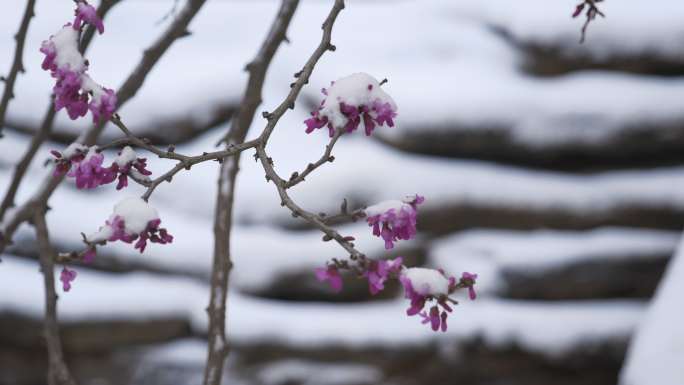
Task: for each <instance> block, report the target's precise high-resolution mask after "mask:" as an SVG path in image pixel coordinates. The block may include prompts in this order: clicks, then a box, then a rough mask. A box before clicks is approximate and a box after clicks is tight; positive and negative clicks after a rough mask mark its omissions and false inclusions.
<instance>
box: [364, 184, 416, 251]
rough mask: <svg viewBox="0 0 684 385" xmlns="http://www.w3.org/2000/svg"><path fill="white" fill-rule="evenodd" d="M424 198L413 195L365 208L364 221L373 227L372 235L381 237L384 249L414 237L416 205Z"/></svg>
mask: <svg viewBox="0 0 684 385" xmlns="http://www.w3.org/2000/svg"><path fill="white" fill-rule="evenodd" d="M424 201H425V198H424V197H422V196H420V195H418V194H415V195H409V196H407V197H406V198H404V199H403V200H389V201H384V202H380V203H377V204H375V205H373V206H370V207H368V208H366V210H365V213H366V216H367V219H366V221H367V222H368V225H369V226H372V227H373V235H375V236H378V237H382V239H383V240H384V241H385V249H388V250H389V249H391V248H393V247H394V242H396V241H398V240H400V239H403V240H409V239H412V238H413V237H415V235H416V221H417V220H416V217H417V208H418V205H419V204H421V203H423V202H424Z"/></svg>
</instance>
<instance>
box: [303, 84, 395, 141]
mask: <svg viewBox="0 0 684 385" xmlns="http://www.w3.org/2000/svg"><path fill="white" fill-rule="evenodd" d="M321 92H323V95H325V96H326V98H325V99H323V101H321V104H320V105H319V107H318V108H317V109H316V110H315V111H313V112H311V118H309V119H306V120H305V121H304V124H306V130H305V131H306V133H307V134H310V133H311V132H313V130H316V129H320V128H322V127H326V126H327V127H328V133H329V135H330V136H331V137H332V136H333V135H334V134H335V130H336V129H340V130H344V131H345V132H347V133H350V132H352V131H354V130H356V129H357V128H358V127H359V125H360V124H361V121H362V120H363V126H364V129H365V132H366V135H367V136H370V135H371V134H372V133H373V130H374V129H375V127H376V126H383V125H385V124H387V125H388V126H389V127H394V118H395V117H396V116H397V113H396V105H395V104H394V101H392V99H391V97H389V95H387V94H386V93H385V92H384V91H382V89H381V88H380V83H378V81H377V80H375V78H373V77H372V76H370V75H368V74H364V73H356V74H352V75H350V76H347V77H345V78H342V79H339V80H337V81H336V82H332V83H331V85H330V88H329V89H325V88H323V89H322V90H321Z"/></svg>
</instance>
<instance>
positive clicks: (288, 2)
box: [204, 0, 299, 385]
mask: <svg viewBox="0 0 684 385" xmlns="http://www.w3.org/2000/svg"><path fill="white" fill-rule="evenodd" d="M298 4H299V0H283V1H282V3H281V5H280V9H279V11H278V15H277V16H276V18H275V20H274V21H273V24H272V25H271V28H270V30H269V32H268V35H267V36H266V39H265V40H264V42H263V43H262V45H261V48H260V49H259V52H258V53H257V55H256V57H255V58H254V60H252V62H250V63H249V64H248V65H247V67H246V68H247V70H248V71H249V80H248V81H247V87H246V89H245V93H244V95H243V99H242V102H241V103H240V109H239V111H238V113H237V115H236V117H235V118H234V119H233V120H232V122H231V127H230V131H229V132H228V134H227V135H226V137H225V138H224V141H225V142H226V144H227V146H228V147H230V146H235V145H238V144H240V143H243V142H244V141H245V138H246V136H247V131H248V130H249V127H250V126H251V124H252V121H253V119H254V113H255V112H256V109H257V108H258V107H259V105H260V104H261V102H262V89H263V84H264V79H265V77H266V71H267V70H268V67H269V65H270V64H271V61H272V59H273V56H274V55H275V53H276V51H277V49H278V47H279V46H280V44H281V43H282V42H283V41H286V40H287V36H286V33H287V28H288V26H289V25H290V22H291V21H292V16H293V15H294V12H295V10H296V9H297V5H298ZM239 168H240V154H237V155H235V156H233V157H229V158H226V159H224V160H223V162H222V163H221V168H220V171H219V178H218V189H217V195H216V208H215V212H214V262H213V266H212V273H211V295H210V300H209V306H208V307H207V313H208V315H209V343H208V353H207V365H206V368H205V371H204V384H205V385H218V384H220V383H221V376H222V374H223V364H224V361H225V359H226V357H227V355H228V352H229V345H228V341H227V339H226V329H225V328H226V326H225V325H226V300H227V293H228V279H229V276H230V271H231V269H232V266H233V263H232V261H231V257H230V236H231V234H230V233H231V226H232V222H233V201H234V196H235V181H236V179H237V174H238V171H239Z"/></svg>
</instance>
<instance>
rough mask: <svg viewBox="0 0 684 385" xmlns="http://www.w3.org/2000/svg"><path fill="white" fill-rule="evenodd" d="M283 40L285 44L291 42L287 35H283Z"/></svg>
mask: <svg viewBox="0 0 684 385" xmlns="http://www.w3.org/2000/svg"><path fill="white" fill-rule="evenodd" d="M283 41H284V42H285V43H287V44H290V43H291V41H290V38H289V37H287V36H284V37H283Z"/></svg>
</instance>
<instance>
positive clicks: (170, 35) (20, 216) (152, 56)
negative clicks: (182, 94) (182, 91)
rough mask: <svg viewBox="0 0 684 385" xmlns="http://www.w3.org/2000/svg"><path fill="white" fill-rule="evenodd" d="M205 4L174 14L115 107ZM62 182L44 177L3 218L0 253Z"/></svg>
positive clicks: (193, 1) (95, 132)
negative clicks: (22, 224)
mask: <svg viewBox="0 0 684 385" xmlns="http://www.w3.org/2000/svg"><path fill="white" fill-rule="evenodd" d="M205 1H206V0H188V2H187V3H186V5H185V7H184V8H183V9H182V10H181V12H180V13H179V14H178V16H177V17H176V19H175V20H174V22H173V23H172V24H171V25H169V27H168V28H167V29H166V31H165V32H164V34H162V36H161V37H160V38H159V40H157V42H156V43H154V44H153V45H152V46H151V47H150V48H148V49H147V50H145V52H144V53H143V57H142V59H141V60H140V63H138V65H137V66H136V68H135V69H134V70H133V72H132V73H131V74H130V75H129V77H128V78H127V79H126V81H125V82H124V84H123V85H122V86H121V88H120V89H119V91H118V92H117V94H116V96H117V100H118V102H119V105H118V107H119V108H121V106H123V105H124V104H125V103H126V102H127V101H128V100H130V99H131V98H132V97H133V96H135V94H136V93H137V92H138V90H139V89H140V87H141V86H142V84H143V82H144V81H145V78H146V77H147V74H148V73H149V72H150V71H151V70H152V68H153V67H154V66H155V65H156V64H157V62H158V61H159V59H160V58H161V57H162V56H163V55H164V53H166V51H167V50H168V48H169V47H170V46H171V44H172V43H173V42H174V41H176V39H179V38H181V37H184V36H187V35H188V34H189V32H188V31H187V27H188V25H189V24H190V21H191V20H192V19H193V18H194V17H195V15H196V14H197V12H198V11H199V10H200V8H201V7H202V5H204V3H205ZM104 124H105V122H101V123H100V124H98V125H95V126H93V127H91V128H90V129H88V130H86V131H85V132H83V134H81V135H80V136H79V139H78V142H79V143H82V144H85V145H92V144H93V143H95V141H96V140H97V138H98V137H99V135H100V134H101V133H102V130H103V129H104ZM63 179H64V176H59V177H55V176H53V175H52V173H50V174H49V175H47V176H46V178H45V180H44V181H43V184H42V185H41V187H40V188H39V189H38V191H36V192H35V193H34V195H33V196H32V197H31V199H29V200H28V201H27V202H26V203H24V204H23V205H21V206H20V207H18V208H17V210H16V211H15V212H14V214H13V215H12V217H11V218H5V220H4V222H3V223H2V228H0V252H2V251H3V250H4V249H5V247H6V246H7V245H8V244H9V243H11V240H12V236H13V235H14V232H15V231H16V229H17V228H18V227H19V225H20V224H21V223H23V222H25V221H27V220H29V219H31V217H32V215H33V211H34V209H35V208H36V207H42V206H45V205H46V203H47V201H48V199H49V198H50V196H51V195H52V193H53V192H54V191H55V189H56V188H57V186H59V184H60V183H61V182H62V180H63Z"/></svg>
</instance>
